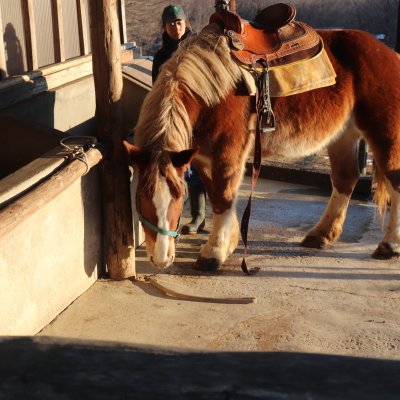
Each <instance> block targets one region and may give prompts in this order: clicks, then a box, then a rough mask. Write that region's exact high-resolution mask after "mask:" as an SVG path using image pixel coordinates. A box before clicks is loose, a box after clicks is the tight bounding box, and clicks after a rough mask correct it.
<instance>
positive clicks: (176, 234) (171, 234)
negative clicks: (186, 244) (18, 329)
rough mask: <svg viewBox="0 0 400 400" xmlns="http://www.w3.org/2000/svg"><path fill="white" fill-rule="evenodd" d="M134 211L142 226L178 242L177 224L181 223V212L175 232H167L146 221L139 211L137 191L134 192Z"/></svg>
mask: <svg viewBox="0 0 400 400" xmlns="http://www.w3.org/2000/svg"><path fill="white" fill-rule="evenodd" d="M136 211H137V213H138V216H139V221H140V222H141V223H142V224H143V225H146V226H147V227H149V228H150V229H151V230H152V231H153V232H155V233H161V235H165V236H172V237H173V238H174V239H175V241H176V242H177V241H178V240H179V236H180V233H179V232H178V230H179V223H180V221H181V216H182V211H181V214H180V215H179V219H178V226H177V228H176V230H175V231H167V230H166V229H163V228H160V227H158V226H157V225H154V224H152V223H151V222H150V221H149V220H148V219H146V218H145V216H144V215H143V214H142V212H141V211H140V205H139V195H138V192H137V191H136Z"/></svg>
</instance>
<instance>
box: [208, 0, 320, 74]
mask: <svg viewBox="0 0 400 400" xmlns="http://www.w3.org/2000/svg"><path fill="white" fill-rule="evenodd" d="M295 16H296V8H295V7H294V6H293V5H291V4H286V3H278V4H274V5H271V6H269V7H267V8H265V9H263V10H262V11H261V12H259V13H258V14H257V15H256V17H255V18H254V20H253V21H247V20H244V19H242V18H241V17H240V16H239V15H238V14H236V13H234V12H232V11H229V10H221V11H217V12H216V13H214V14H213V15H211V17H210V23H217V24H218V25H219V26H220V27H221V28H222V29H223V30H224V32H225V34H226V35H227V37H228V38H229V41H230V47H231V51H232V54H233V55H234V56H235V57H236V58H237V60H238V61H239V62H240V63H243V64H247V65H249V66H253V67H268V68H269V67H276V66H281V65H286V64H290V63H293V62H295V61H300V60H305V59H308V58H311V57H313V56H314V55H316V54H317V53H318V52H319V51H320V50H321V46H322V42H321V38H320V36H319V35H318V33H317V32H316V31H315V30H314V29H313V28H312V27H311V26H309V25H307V24H305V23H304V22H298V21H295V20H294V18H295Z"/></svg>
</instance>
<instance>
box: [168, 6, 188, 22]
mask: <svg viewBox="0 0 400 400" xmlns="http://www.w3.org/2000/svg"><path fill="white" fill-rule="evenodd" d="M179 19H186V15H185V13H184V11H183V10H182V8H181V7H179V6H167V7H165V8H164V11H163V13H162V22H163V24H170V23H171V22H174V21H177V20H179Z"/></svg>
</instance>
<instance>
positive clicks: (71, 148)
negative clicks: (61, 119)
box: [60, 136, 97, 175]
mask: <svg viewBox="0 0 400 400" xmlns="http://www.w3.org/2000/svg"><path fill="white" fill-rule="evenodd" d="M77 139H86V140H85V142H84V143H82V144H74V145H68V144H66V143H65V142H67V141H68V140H77ZM96 144H97V139H96V138H95V137H94V136H69V137H66V138H64V139H61V140H60V145H61V146H62V147H63V148H64V149H65V150H66V151H67V157H68V159H69V160H79V161H82V162H83V163H84V164H85V167H86V171H85V173H84V174H83V175H86V174H87V173H88V172H89V170H90V165H89V160H88V158H87V155H86V151H88V150H89V149H91V148H94V147H96Z"/></svg>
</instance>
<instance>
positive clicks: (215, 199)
mask: <svg viewBox="0 0 400 400" xmlns="http://www.w3.org/2000/svg"><path fill="white" fill-rule="evenodd" d="M247 147H248V146H247ZM247 154H248V149H247V148H246V149H245V151H243V150H242V151H241V152H240V153H239V154H238V156H237V157H236V163H233V162H232V164H227V163H226V160H222V161H221V160H217V161H214V162H213V167H212V169H210V173H208V174H207V172H206V170H205V169H203V171H201V170H200V173H201V174H202V178H203V182H204V184H205V186H206V190H207V193H208V197H209V200H210V202H211V205H212V209H213V221H212V231H211V233H210V236H209V238H208V241H207V243H205V244H204V245H203V247H202V248H201V250H200V255H199V258H198V259H197V261H196V268H197V269H200V270H204V271H215V270H217V269H218V268H219V267H220V266H221V265H222V264H223V263H224V262H225V261H226V259H227V258H228V257H229V256H230V255H231V254H232V253H233V251H234V250H235V249H236V247H237V245H238V242H239V232H240V231H239V223H238V219H237V216H236V196H237V192H238V188H239V186H240V184H241V182H242V179H243V174H244V165H245V159H246V156H247ZM211 171H212V172H211ZM202 172H203V173H202Z"/></svg>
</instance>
